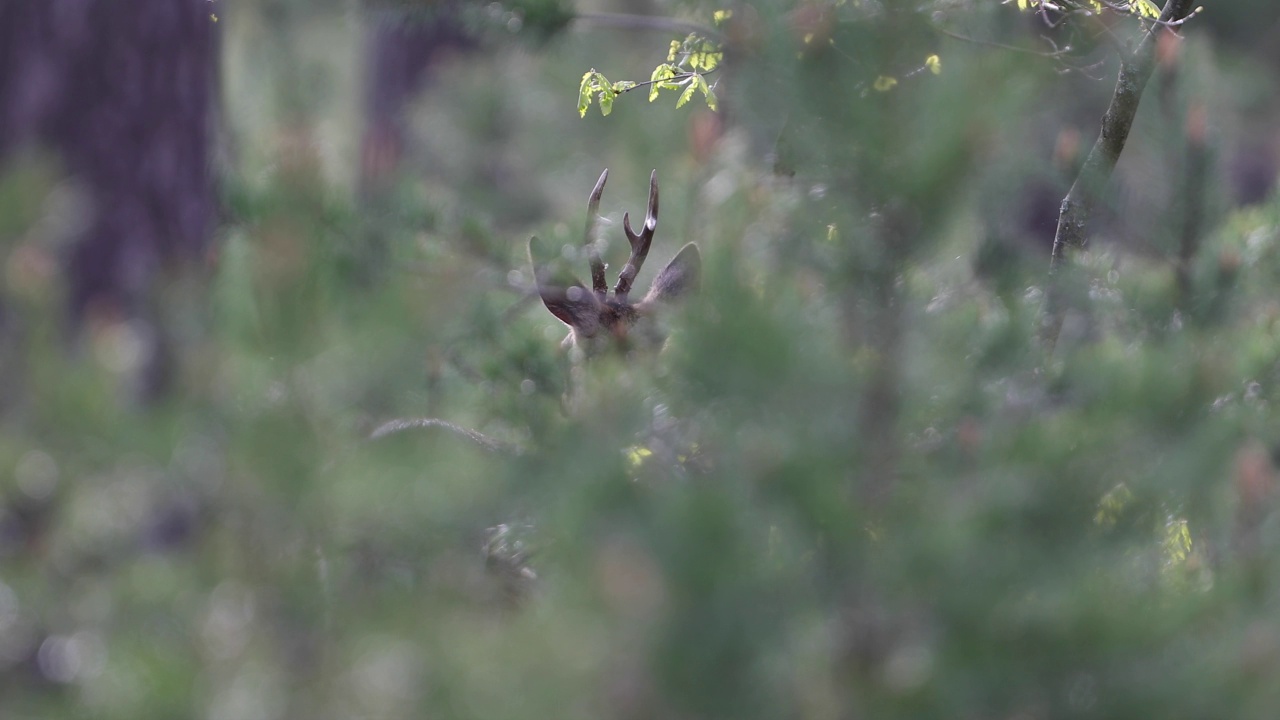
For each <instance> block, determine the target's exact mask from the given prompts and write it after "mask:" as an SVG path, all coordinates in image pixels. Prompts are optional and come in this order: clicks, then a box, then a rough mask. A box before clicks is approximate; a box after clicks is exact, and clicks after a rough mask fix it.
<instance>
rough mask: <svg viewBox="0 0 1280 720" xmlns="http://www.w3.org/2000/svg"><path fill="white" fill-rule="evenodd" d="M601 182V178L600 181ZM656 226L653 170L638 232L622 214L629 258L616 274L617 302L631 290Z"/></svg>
mask: <svg viewBox="0 0 1280 720" xmlns="http://www.w3.org/2000/svg"><path fill="white" fill-rule="evenodd" d="M603 182H604V180H603V179H602V180H601V183H603ZM597 200H598V198H597ZM657 227H658V171H657V170H654V171H653V172H652V173H650V175H649V212H648V213H647V214H646V215H645V218H644V227H643V228H641V230H640V233H639V234H637V233H636V232H635V231H634V230H632V229H631V216H630V214H629V213H624V214H623V215H622V229H623V230H624V231H625V232H626V233H627V241H628V242H630V243H631V259H629V260H627V264H626V265H625V266H623V268H622V273H621V274H619V275H618V284H617V286H615V287H614V288H613V294H614V296H615V298H616V299H617V300H618V301H619V302H626V301H627V294H628V293H630V292H631V283H633V282H635V279H636V274H637V273H639V272H640V268H641V266H643V265H644V259H645V258H646V257H647V256H648V255H649V245H650V243H652V242H653V231H654V230H655V229H657ZM592 272H595V266H592Z"/></svg>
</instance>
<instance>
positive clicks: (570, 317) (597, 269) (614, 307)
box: [529, 170, 702, 355]
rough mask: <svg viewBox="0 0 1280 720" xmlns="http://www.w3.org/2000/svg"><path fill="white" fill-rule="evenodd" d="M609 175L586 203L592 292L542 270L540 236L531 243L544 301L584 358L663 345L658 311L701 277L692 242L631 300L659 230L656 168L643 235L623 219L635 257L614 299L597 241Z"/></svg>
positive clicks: (568, 341)
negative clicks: (631, 294) (606, 181)
mask: <svg viewBox="0 0 1280 720" xmlns="http://www.w3.org/2000/svg"><path fill="white" fill-rule="evenodd" d="M608 177H609V171H608V170H605V171H604V172H603V173H601V174H600V179H599V180H598V181H597V182H596V186H595V189H593V190H592V191H591V196H590V198H589V199H588V202H587V227H586V232H585V234H584V243H585V245H586V250H587V258H588V261H589V264H590V266H591V289H587V288H586V286H584V285H583V284H582V283H581V282H579V281H578V280H577V278H576V277H574V276H573V274H572V273H567V272H562V273H555V272H553V271H552V270H551V269H550V267H549V266H548V265H541V266H540V265H539V263H538V261H537V260H536V258H537V257H538V256H540V255H542V256H544V257H545V255H544V254H543V249H542V247H541V246H542V243H541V242H540V241H539V240H538V239H537V238H536V237H535V238H530V240H529V260H530V262H531V263H532V264H533V267H534V276H535V279H536V281H537V283H538V294H539V295H540V296H542V303H543V305H545V306H546V307H547V309H548V310H550V311H551V314H552V315H555V316H556V317H557V318H559V319H560V321H561V322H563V323H564V324H565V325H568V326H569V335H568V336H567V337H566V338H565V339H564V343H563V344H564V346H565V347H577V348H579V349H580V350H582V352H583V353H584V354H585V355H595V354H599V353H600V352H603V351H605V350H607V349H609V348H616V349H620V350H622V351H624V352H625V351H627V350H629V349H631V348H633V347H641V346H654V345H659V344H661V342H662V333H661V332H660V331H659V329H658V327H657V325H656V323H654V322H653V318H654V315H655V313H657V312H658V311H659V310H660V309H661V308H662V306H664V305H667V304H670V303H672V302H674V301H677V300H679V299H681V298H682V297H684V296H685V295H687V294H689V293H691V292H693V291H695V290H697V287H698V282H699V280H700V278H701V273H702V257H701V255H700V254H699V253H698V246H697V245H695V244H693V243H689V244H688V245H685V246H684V248H683V249H682V250H680V252H679V253H678V254H677V255H676V256H675V258H674V259H672V260H671V262H669V263H667V266H666V267H664V268H663V269H662V270H661V272H659V273H658V275H657V276H656V277H655V278H654V279H653V284H652V286H650V288H649V292H647V293H645V296H644V297H643V298H642V299H641V300H639V301H638V302H633V301H632V300H631V299H630V297H629V296H630V293H631V284H632V283H633V282H635V279H636V274H637V273H639V272H640V267H641V266H642V265H643V264H644V260H645V257H647V256H648V254H649V245H650V243H652V242H653V232H654V230H655V229H656V228H657V227H658V172H657V171H656V170H655V171H654V172H653V174H652V175H650V176H649V211H648V213H647V214H646V215H645V220H644V226H643V227H642V228H641V231H640V232H639V233H637V232H635V231H633V230H632V229H631V218H630V215H629V214H624V215H623V216H622V229H623V230H624V231H625V232H626V234H627V240H628V242H630V244H631V257H630V259H629V260H627V264H626V265H625V266H623V268H622V272H621V273H620V274H619V275H618V283H617V285H615V286H614V289H613V296H612V297H610V295H609V289H608V286H607V285H606V284H605V277H604V269H605V266H604V261H603V260H601V259H600V249H599V238H598V237H597V233H598V231H599V226H600V216H599V210H600V196H601V194H602V193H603V192H604V183H605V180H607V179H608Z"/></svg>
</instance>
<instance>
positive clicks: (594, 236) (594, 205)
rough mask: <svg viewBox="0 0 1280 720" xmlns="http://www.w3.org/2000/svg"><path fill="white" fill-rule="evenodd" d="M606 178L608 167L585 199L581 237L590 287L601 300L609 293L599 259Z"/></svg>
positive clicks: (601, 261) (602, 263) (607, 177)
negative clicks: (588, 263)
mask: <svg viewBox="0 0 1280 720" xmlns="http://www.w3.org/2000/svg"><path fill="white" fill-rule="evenodd" d="M608 179H609V168H605V169H604V172H602V173H600V179H599V180H597V181H596V186H595V188H593V189H592V190H591V197H590V198H589V199H588V200H587V229H586V231H585V233H584V237H583V243H584V244H585V245H586V246H587V261H588V262H590V263H591V289H592V290H593V291H594V292H595V294H596V297H598V298H599V299H600V300H601V301H602V302H603V301H604V299H605V296H607V295H608V294H609V284H608V283H607V282H606V281H605V279H604V261H603V260H601V259H600V242H599V241H600V236H599V229H600V196H601V195H603V194H604V181H605V180H608Z"/></svg>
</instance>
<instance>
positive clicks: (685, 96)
mask: <svg viewBox="0 0 1280 720" xmlns="http://www.w3.org/2000/svg"><path fill="white" fill-rule="evenodd" d="M697 89H698V85H697V83H689V86H688V87H686V88H685V89H684V92H682V93H680V99H679V100H677V101H676V109H677V110H678V109H680V108H682V107H684V104H685V103H687V102H689V100H690V99H691V98H692V97H693V91H694V90H697Z"/></svg>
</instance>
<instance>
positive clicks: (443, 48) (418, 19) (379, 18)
mask: <svg viewBox="0 0 1280 720" xmlns="http://www.w3.org/2000/svg"><path fill="white" fill-rule="evenodd" d="M372 17H373V20H372V24H371V27H370V29H369V39H368V45H367V48H368V53H369V57H368V64H367V67H368V76H367V81H366V83H365V87H366V88H367V92H366V95H365V130H364V136H363V138H362V141H361V146H360V181H361V186H362V189H363V190H364V191H365V192H366V193H368V192H376V191H378V190H379V189H381V188H382V187H384V186H385V185H387V184H388V183H389V182H391V181H392V180H393V179H394V177H395V174H396V171H397V170H398V169H399V167H400V163H401V161H402V159H403V157H404V153H405V149H406V148H405V143H406V141H407V133H406V127H405V113H406V112H407V110H408V108H409V105H410V104H411V103H412V102H413V100H414V98H415V97H416V96H417V94H418V93H419V92H420V91H421V90H422V89H423V87H425V86H426V84H427V83H428V82H429V81H430V79H431V72H432V67H433V66H434V65H436V64H438V63H439V62H440V61H441V60H442V59H444V58H446V57H448V56H449V55H451V54H453V53H456V52H462V51H466V50H468V49H470V48H472V47H474V46H475V44H476V43H475V39H474V38H472V37H471V35H469V34H468V33H467V32H466V30H465V29H464V28H463V26H462V24H461V22H460V21H459V20H458V18H457V12H456V9H455V8H454V7H453V6H452V5H451V4H445V3H442V4H440V6H438V7H435V8H432V10H431V11H430V13H429V14H427V13H424V12H421V11H420V12H410V11H406V10H401V9H388V10H383V11H380V12H376V13H374V14H373V16H372Z"/></svg>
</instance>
